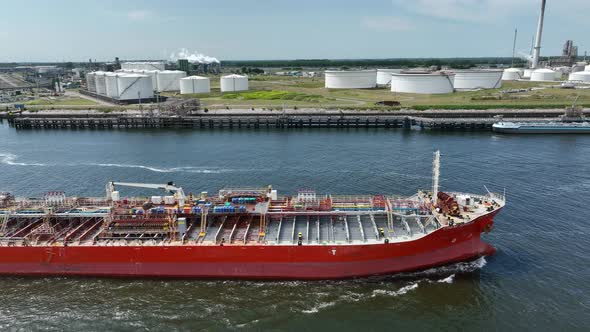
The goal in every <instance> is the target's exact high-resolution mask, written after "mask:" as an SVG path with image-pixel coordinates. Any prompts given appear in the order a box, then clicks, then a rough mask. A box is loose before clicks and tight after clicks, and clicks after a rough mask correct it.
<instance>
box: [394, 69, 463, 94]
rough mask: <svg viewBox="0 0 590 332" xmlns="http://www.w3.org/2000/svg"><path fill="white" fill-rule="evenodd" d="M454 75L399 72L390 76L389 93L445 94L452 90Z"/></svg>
mask: <svg viewBox="0 0 590 332" xmlns="http://www.w3.org/2000/svg"><path fill="white" fill-rule="evenodd" d="M454 79H455V74H453V73H445V72H401V73H399V74H391V92H403V93H419V94H445V93H452V92H453V91H455V89H454Z"/></svg>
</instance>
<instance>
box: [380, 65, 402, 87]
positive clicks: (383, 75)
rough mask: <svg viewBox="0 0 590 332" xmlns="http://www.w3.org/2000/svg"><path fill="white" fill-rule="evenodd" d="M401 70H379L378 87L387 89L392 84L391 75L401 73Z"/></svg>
mask: <svg viewBox="0 0 590 332" xmlns="http://www.w3.org/2000/svg"><path fill="white" fill-rule="evenodd" d="M401 72H402V70H401V69H377V86H378V87H386V86H388V85H390V84H391V74H399V73H401Z"/></svg>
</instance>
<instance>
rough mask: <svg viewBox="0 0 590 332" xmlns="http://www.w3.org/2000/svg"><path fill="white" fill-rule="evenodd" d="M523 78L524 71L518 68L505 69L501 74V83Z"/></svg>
mask: <svg viewBox="0 0 590 332" xmlns="http://www.w3.org/2000/svg"><path fill="white" fill-rule="evenodd" d="M523 76H524V71H523V70H522V69H520V68H507V69H504V73H503V74H502V80H503V81H517V80H520V79H522V78H523Z"/></svg>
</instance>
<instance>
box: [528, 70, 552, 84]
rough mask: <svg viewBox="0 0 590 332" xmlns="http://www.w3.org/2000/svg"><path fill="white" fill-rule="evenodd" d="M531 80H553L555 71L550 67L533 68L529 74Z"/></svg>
mask: <svg viewBox="0 0 590 332" xmlns="http://www.w3.org/2000/svg"><path fill="white" fill-rule="evenodd" d="M531 81H534V82H543V81H555V72H554V71H553V70H551V69H546V68H542V69H535V71H533V73H532V74H531Z"/></svg>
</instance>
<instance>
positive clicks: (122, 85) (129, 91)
mask: <svg viewBox="0 0 590 332" xmlns="http://www.w3.org/2000/svg"><path fill="white" fill-rule="evenodd" d="M117 85H118V89H119V100H132V99H140V98H141V99H145V98H153V97H154V88H153V86H152V80H151V79H150V77H149V76H148V75H142V74H121V75H118V76H117Z"/></svg>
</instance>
